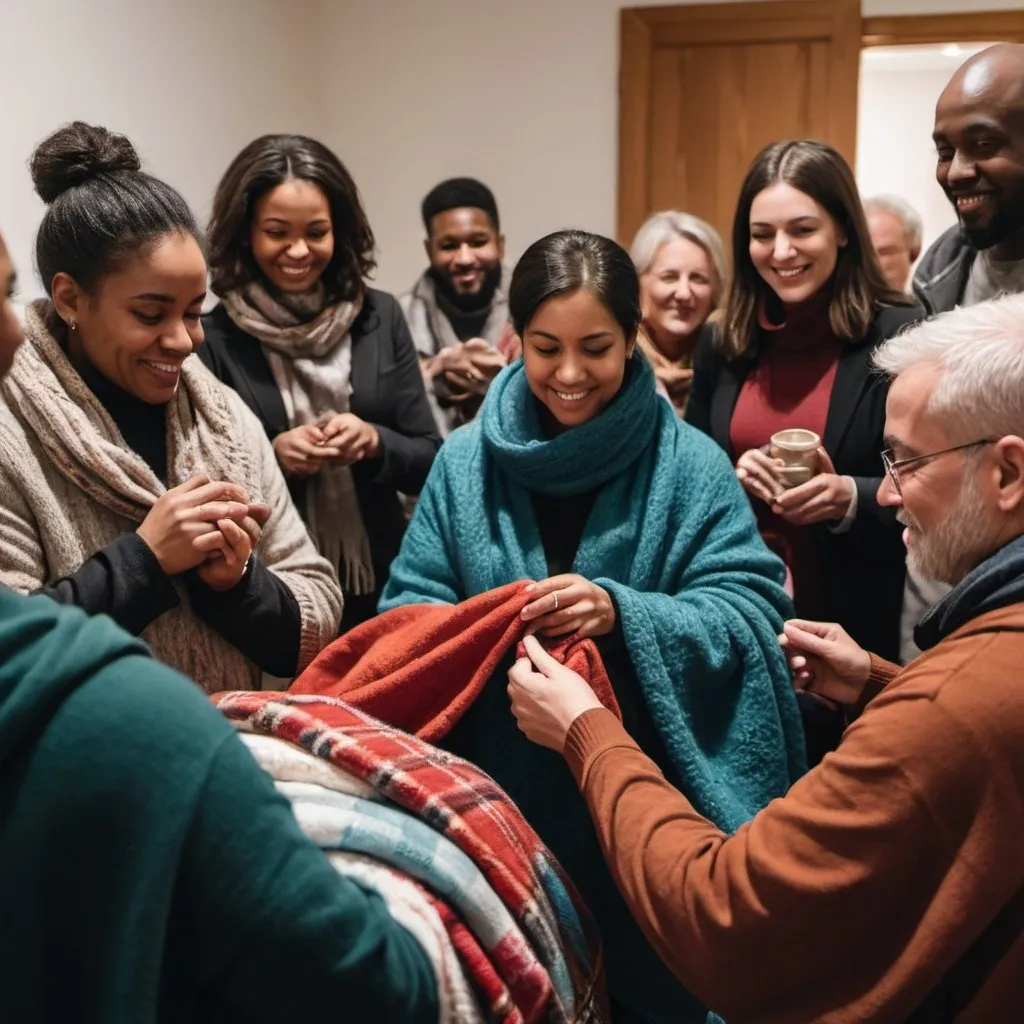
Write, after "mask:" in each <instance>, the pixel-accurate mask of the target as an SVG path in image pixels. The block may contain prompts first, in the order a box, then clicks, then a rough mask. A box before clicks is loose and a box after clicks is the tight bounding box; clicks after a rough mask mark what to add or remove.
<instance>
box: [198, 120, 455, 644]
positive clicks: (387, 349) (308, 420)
mask: <svg viewBox="0 0 1024 1024" xmlns="http://www.w3.org/2000/svg"><path fill="white" fill-rule="evenodd" d="M209 236H210V259H209V263H210V270H211V278H212V285H213V290H214V292H215V293H216V294H217V295H218V297H219V298H220V300H221V303H220V305H218V306H217V307H216V308H215V309H214V310H213V311H212V312H210V313H208V314H206V316H204V318H203V326H204V329H205V332H206V343H205V344H204V345H203V347H202V348H201V349H200V350H199V354H200V358H202V359H203V361H204V362H205V363H206V365H207V366H209V367H210V369H211V370H213V372H214V373H215V374H216V375H217V376H218V377H219V378H220V379H221V380H222V381H223V382H224V383H225V384H228V385H229V386H230V387H232V388H234V389H235V390H236V391H237V392H238V394H239V395H240V396H241V398H242V399H243V400H244V401H245V402H246V404H248V405H249V407H250V408H251V409H252V410H253V411H254V412H255V413H256V415H257V416H258V417H259V418H260V420H261V421H262V423H263V425H264V427H265V428H266V431H267V434H268V436H269V437H270V439H271V441H272V443H273V445H274V451H275V453H276V454H277V458H278V461H279V462H280V464H281V467H282V468H283V469H284V471H285V474H286V476H287V477H288V481H289V485H290V487H291V490H292V495H293V497H294V499H295V502H296V505H297V506H298V508H299V511H300V512H301V513H302V514H303V516H304V517H305V519H306V522H307V524H308V525H309V528H310V532H311V533H312V535H313V538H314V540H315V541H316V543H317V546H318V547H319V548H320V550H321V553H322V554H324V555H326V556H327V557H329V558H330V559H331V560H332V561H333V562H334V564H336V565H337V566H338V572H339V576H340V579H341V584H342V590H343V591H344V594H345V609H344V613H343V617H342V631H345V630H346V629H349V628H351V627H352V626H354V625H356V624H357V623H358V622H362V621H363V620H365V619H367V618H370V617H371V616H372V615H373V614H375V612H376V605H377V597H378V595H379V593H380V590H381V589H382V587H383V585H384V583H385V582H386V580H387V575H388V571H389V568H390V565H391V561H392V559H393V558H394V557H395V555H396V554H397V553H398V548H399V546H400V544H401V539H402V534H403V532H404V530H405V516H404V513H403V510H402V505H401V502H400V498H399V493H402V494H410V495H414V494H417V493H418V492H419V490H420V488H421V487H422V486H423V483H424V481H425V480H426V478H427V473H428V472H429V470H430V466H431V464H432V462H433V460H434V455H435V453H436V452H437V449H438V447H439V446H440V443H441V440H440V437H439V436H438V434H437V430H436V426H435V424H434V420H433V417H432V415H431V412H430V406H429V404H428V402H427V397H426V393H425V391H424V387H423V378H422V374H421V372H420V368H419V362H418V360H417V357H416V351H415V348H414V347H413V343H412V338H411V337H410V335H409V329H408V327H407V326H406V323H405V320H404V318H403V316H402V313H401V311H400V309H399V308H398V304H397V302H396V301H395V300H394V299H393V298H392V297H391V296H390V295H388V294H386V293H384V292H380V291H376V290H375V289H372V288H368V287H367V286H366V283H365V281H366V278H367V276H368V275H369V273H370V272H371V271H372V270H373V268H374V259H373V248H374V240H373V234H372V232H371V231H370V227H369V224H368V223H367V220H366V215H365V213H364V212H363V209H362V206H361V204H360V201H359V194H358V192H357V190H356V187H355V184H354V183H353V181H352V179H351V177H350V176H349V174H348V172H347V171H346V170H345V168H344V167H343V166H342V164H341V162H340V161H339V160H338V158H337V157H336V156H335V155H334V154H333V153H332V152H331V151H330V150H328V149H327V148H326V147H325V146H323V145H321V144H320V143H318V142H316V141H314V140H313V139H308V138H305V137H304V136H301V135H267V136H263V137H262V138H259V139H257V140H256V141H255V142H252V143H250V145H248V146H247V147H246V148H245V149H244V150H242V152H241V153H240V154H239V155H238V156H237V157H236V158H235V160H234V161H233V162H232V164H231V166H230V167H229V168H228V170H227V172H226V173H225V175H224V177H223V179H222V180H221V182H220V185H219V186H218V188H217V193H216V196H215V198H214V208H213V217H212V219H211V222H210V229H209Z"/></svg>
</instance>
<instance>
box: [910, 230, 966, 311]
mask: <svg viewBox="0 0 1024 1024" xmlns="http://www.w3.org/2000/svg"><path fill="white" fill-rule="evenodd" d="M977 255H978V250H977V249H975V248H974V246H972V245H971V243H970V242H968V241H967V238H966V237H965V235H964V233H963V232H962V231H961V230H960V227H959V225H955V226H953V227H951V228H950V229H949V230H948V231H946V232H944V233H943V234H942V235H940V236H939V238H937V239H936V240H935V242H934V243H932V245H931V246H930V247H929V249H928V251H927V252H926V253H925V254H924V256H922V257H921V262H920V263H919V264H918V265H917V270H916V271H914V282H913V285H912V288H913V292H914V295H915V296H916V297H917V299H918V301H919V302H920V303H921V305H922V306H924V308H925V312H926V313H927V314H928V315H929V316H932V315H934V314H935V313H945V312H946V311H947V310H950V309H953V308H954V307H955V306H958V305H959V304H960V303H961V302H963V299H964V290H965V289H966V288H967V279H968V278H969V277H970V276H971V267H972V266H973V264H974V258H975V257H976V256H977Z"/></svg>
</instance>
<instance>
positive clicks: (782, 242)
mask: <svg viewBox="0 0 1024 1024" xmlns="http://www.w3.org/2000/svg"><path fill="white" fill-rule="evenodd" d="M794 252H795V250H794V249H793V241H792V239H791V238H790V237H789V235H788V234H787V233H786V232H785V231H779V232H777V233H776V235H775V248H774V250H773V252H772V255H773V256H774V257H775V259H777V260H779V261H782V260H787V259H789V257H790V256H792V255H793V253H794Z"/></svg>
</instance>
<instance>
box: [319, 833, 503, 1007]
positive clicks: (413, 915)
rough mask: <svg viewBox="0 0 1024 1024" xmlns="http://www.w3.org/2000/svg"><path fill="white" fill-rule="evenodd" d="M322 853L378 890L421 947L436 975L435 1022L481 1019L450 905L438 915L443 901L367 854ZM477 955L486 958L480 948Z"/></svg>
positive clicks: (343, 871) (342, 870) (348, 874)
mask: <svg viewBox="0 0 1024 1024" xmlns="http://www.w3.org/2000/svg"><path fill="white" fill-rule="evenodd" d="M327 859H328V860H329V861H330V862H331V864H332V866H333V867H334V869H335V870H336V871H337V872H338V874H339V875H344V876H345V877H346V878H351V879H353V880H354V881H356V882H359V883H361V884H362V885H364V886H367V887H368V888H371V889H373V890H374V891H375V892H377V893H379V894H380V897H381V898H382V899H383V900H384V903H385V904H386V905H387V908H388V911H389V913H390V914H391V916H392V917H393V918H394V919H395V920H396V921H397V922H398V923H399V924H400V925H402V927H403V928H405V929H406V931H408V932H411V933H412V935H413V936H414V937H415V938H416V941H417V942H419V944H420V946H422V947H423V950H424V952H425V953H426V954H427V956H428V957H429V958H430V962H431V964H432V966H433V968H434V973H435V975H436V977H437V995H438V1004H439V1008H440V1016H439V1018H438V1020H439V1024H483V1022H484V1016H483V1013H482V1010H481V1006H480V1000H478V999H477V997H476V995H475V993H474V991H473V989H474V987H475V986H476V985H477V979H476V978H475V977H474V972H473V969H472V967H467V966H466V963H465V959H464V956H463V954H462V952H461V951H460V950H459V949H458V948H457V945H456V942H455V940H454V939H453V937H452V934H451V930H452V929H451V925H450V921H451V920H452V919H455V918H454V915H453V914H452V913H451V911H450V910H449V911H448V912H447V915H445V916H442V913H441V912H440V911H439V906H440V907H444V904H439V901H437V900H435V899H434V897H432V896H431V895H430V893H429V892H428V891H427V890H426V889H424V888H423V887H422V886H420V885H417V883H416V882H414V881H412V879H410V878H406V877H405V876H404V875H402V874H401V872H398V871H395V870H393V869H392V868H389V867H387V866H385V865H383V864H380V863H378V862H377V861H375V860H374V859H373V858H372V857H366V856H363V855H362V854H358V853H343V852H341V851H339V850H333V851H330V850H329V851H327ZM445 910H447V908H445ZM455 920H457V919H455ZM480 957H481V959H482V960H483V961H484V962H485V963H486V957H484V956H483V954H482V953H481V954H480ZM473 966H476V965H475V964H474V965H473ZM488 966H489V964H488ZM471 979H472V981H473V985H471V984H470V980H471ZM487 980H489V976H488V977H487Z"/></svg>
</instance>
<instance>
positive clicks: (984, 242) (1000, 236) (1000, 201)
mask: <svg viewBox="0 0 1024 1024" xmlns="http://www.w3.org/2000/svg"><path fill="white" fill-rule="evenodd" d="M947 195H949V199H950V202H952V204H953V209H954V210H956V198H955V196H953V195H952V194H951V193H947ZM993 199H994V201H995V203H996V208H995V210H994V211H993V213H992V216H991V217H990V218H989V221H988V223H987V224H981V225H978V226H977V227H968V226H967V224H966V223H965V222H964V220H963V218H962V217H960V215H959V213H958V214H957V220H958V221H959V223H960V230H961V231H963V233H964V235H965V236H966V237H967V240H968V241H969V242H970V243H971V245H972V246H973V247H974V248H975V249H979V250H982V249H991V248H992V246H993V245H998V244H999V243H1000V242H1005V241H1006V240H1007V239H1008V238H1012V237H1013V236H1014V235H1016V234H1018V233H1019V232H1020V231H1021V228H1022V227H1024V199H1022V200H1017V201H1016V202H1009V201H1008V200H1007V199H1006V198H1005V196H1004V195H1003V194H1002V193H1001V192H997V193H996V194H995V195H994V196H993Z"/></svg>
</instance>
